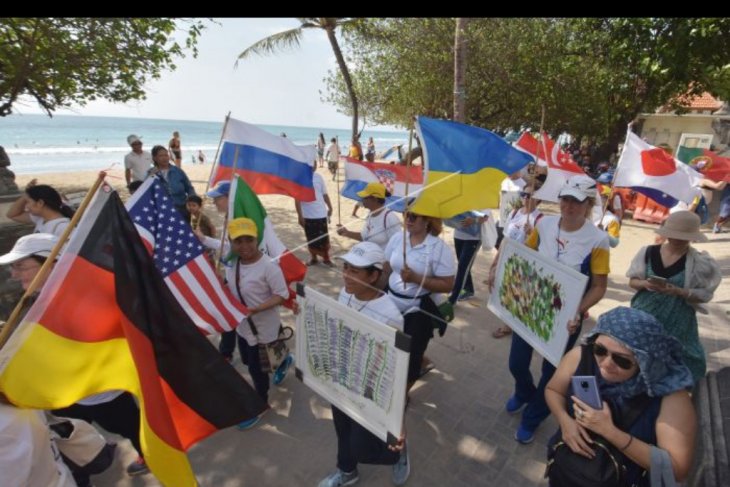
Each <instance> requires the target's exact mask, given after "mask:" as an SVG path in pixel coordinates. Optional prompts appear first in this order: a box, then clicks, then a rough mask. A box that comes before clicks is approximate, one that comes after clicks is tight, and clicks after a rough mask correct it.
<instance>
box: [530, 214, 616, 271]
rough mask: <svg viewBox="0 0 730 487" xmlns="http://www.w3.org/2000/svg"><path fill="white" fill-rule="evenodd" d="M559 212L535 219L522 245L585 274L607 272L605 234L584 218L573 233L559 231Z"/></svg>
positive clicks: (606, 241) (606, 242)
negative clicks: (535, 221) (530, 231)
mask: <svg viewBox="0 0 730 487" xmlns="http://www.w3.org/2000/svg"><path fill="white" fill-rule="evenodd" d="M559 222H560V216H559V215H550V216H544V217H542V218H540V220H538V222H537V225H535V228H534V229H533V230H532V233H531V234H530V235H529V236H528V237H527V240H526V241H525V245H527V246H528V247H530V248H532V249H537V250H538V251H539V252H540V253H541V254H543V255H544V256H546V257H548V258H550V259H555V260H556V261H558V262H560V263H561V264H565V265H567V266H569V267H572V268H573V269H575V270H577V271H578V272H581V273H583V274H585V275H589V273H592V274H601V275H608V273H609V263H608V260H609V244H608V235H607V234H606V232H604V231H603V230H599V229H598V228H597V227H596V226H595V225H594V224H593V223H592V222H590V221H588V220H586V221H585V223H584V224H583V226H582V227H580V228H579V229H578V230H576V231H574V232H566V231H565V230H560V229H559V227H558V224H559Z"/></svg>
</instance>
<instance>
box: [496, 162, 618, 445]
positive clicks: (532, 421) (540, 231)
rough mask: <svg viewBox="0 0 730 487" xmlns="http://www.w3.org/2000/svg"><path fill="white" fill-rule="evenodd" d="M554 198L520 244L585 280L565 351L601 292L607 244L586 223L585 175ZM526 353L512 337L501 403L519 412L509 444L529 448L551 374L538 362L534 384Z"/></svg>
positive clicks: (588, 187)
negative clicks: (553, 207) (507, 390)
mask: <svg viewBox="0 0 730 487" xmlns="http://www.w3.org/2000/svg"><path fill="white" fill-rule="evenodd" d="M558 197H559V198H560V215H554V216H553V215H550V216H545V217H543V218H541V219H540V220H539V221H538V222H537V223H536V224H535V226H534V228H533V229H532V232H531V233H530V234H529V236H528V237H527V240H525V245H526V246H527V247H530V248H531V249H534V250H537V251H538V252H539V253H541V254H543V255H545V256H546V257H548V258H550V259H553V260H554V261H556V262H559V263H561V264H563V265H566V266H568V267H571V268H573V269H574V270H577V271H578V272H581V273H582V274H585V275H587V276H588V277H589V279H588V285H587V287H586V290H585V292H584V293H583V297H582V299H581V301H580V304H579V305H578V313H577V314H576V316H575V318H573V319H572V320H570V321H569V322H568V331H569V333H570V338H569V339H568V343H567V345H566V347H565V350H566V351H567V350H570V349H571V348H572V347H573V345H574V344H575V341H576V340H577V339H578V333H579V332H580V328H581V325H582V324H583V315H584V313H585V312H586V311H588V310H589V309H590V308H591V307H592V306H593V305H594V304H596V303H597V302H598V301H600V300H601V298H602V297H603V295H604V294H605V293H606V287H607V284H608V273H609V266H608V262H609V244H608V236H607V235H606V233H605V232H603V231H601V230H599V229H598V228H596V226H595V225H593V223H592V222H591V221H590V220H589V219H588V218H586V215H587V214H589V211H590V209H591V208H592V207H593V205H594V204H595V201H596V199H595V198H596V182H595V181H593V180H592V179H591V178H589V177H588V176H585V175H578V176H573V177H571V178H570V179H568V181H567V182H566V183H565V186H563V188H562V189H561V190H560V193H559V195H558ZM495 260H496V258H495ZM495 270H496V269H495V268H494V267H493V268H492V271H491V272H490V274H489V287H490V291H491V290H492V286H493V285H494V274H495ZM532 352H533V349H532V346H531V345H530V344H529V343H528V342H527V341H526V340H524V339H523V338H522V337H521V336H519V335H517V334H512V343H511V346H510V353H509V370H510V373H511V374H512V377H514V379H515V391H514V393H513V394H512V396H511V397H510V398H509V399H508V400H507V403H506V404H505V409H506V410H507V412H508V413H510V414H516V413H518V412H519V411H521V410H522V408H523V407H524V410H523V411H522V420H521V421H520V425H519V427H518V428H517V431H516V432H515V440H516V441H517V442H519V443H522V444H525V445H526V444H528V443H532V441H533V440H534V439H535V430H537V428H538V426H540V424H541V423H542V422H543V421H544V420H545V418H547V417H548V416H549V415H550V410H549V409H548V407H547V404H545V384H547V382H548V381H549V380H550V378H551V377H552V376H553V373H554V372H555V367H554V366H553V365H552V364H551V363H550V362H548V361H547V360H544V359H543V361H542V374H541V376H540V380H539V382H538V383H537V385H535V382H534V380H533V377H532V372H530V362H531V361H532Z"/></svg>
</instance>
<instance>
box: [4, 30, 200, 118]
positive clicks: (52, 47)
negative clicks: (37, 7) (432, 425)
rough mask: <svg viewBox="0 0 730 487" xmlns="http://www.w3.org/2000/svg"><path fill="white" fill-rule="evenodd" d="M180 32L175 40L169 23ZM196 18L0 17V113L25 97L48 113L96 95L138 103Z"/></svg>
mask: <svg viewBox="0 0 730 487" xmlns="http://www.w3.org/2000/svg"><path fill="white" fill-rule="evenodd" d="M180 23H183V24H184V25H185V26H186V28H187V32H186V34H185V37H184V39H185V41H184V45H180V44H179V43H178V42H177V41H175V39H174V36H175V33H176V26H177V25H178V24H180ZM202 29H203V24H202V22H200V21H181V20H172V19H159V18H145V19H136V18H126V19H119V18H109V19H103V18H95V19H92V18H2V19H0V39H2V42H0V116H7V115H9V114H11V113H12V109H13V105H14V104H15V103H16V102H17V101H18V99H19V97H24V96H29V97H31V98H33V99H34V100H35V101H36V102H37V103H38V104H39V105H40V106H41V107H42V108H43V109H44V110H45V111H46V113H48V115H49V116H52V114H53V112H54V111H55V110H57V109H59V108H62V107H68V106H71V105H82V106H83V105H85V104H86V103H87V102H89V101H91V100H96V99H99V98H104V99H107V100H111V101H115V102H127V101H130V100H142V99H144V98H145V90H144V88H145V85H146V83H147V82H148V81H150V80H152V79H157V78H159V77H160V76H161V74H162V73H163V72H165V71H169V70H174V69H175V67H176V66H175V64H174V60H175V58H177V57H180V56H183V55H184V51H185V50H186V49H187V50H190V51H192V53H193V55H197V50H196V44H197V39H198V36H199V35H200V32H201V31H202Z"/></svg>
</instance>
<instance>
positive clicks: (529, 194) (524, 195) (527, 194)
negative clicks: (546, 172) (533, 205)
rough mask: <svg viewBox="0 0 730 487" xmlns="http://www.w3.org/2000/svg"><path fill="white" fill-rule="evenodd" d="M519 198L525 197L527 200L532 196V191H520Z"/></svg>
mask: <svg viewBox="0 0 730 487" xmlns="http://www.w3.org/2000/svg"><path fill="white" fill-rule="evenodd" d="M520 198H527V199H528V200H529V199H530V198H532V193H525V192H522V193H520Z"/></svg>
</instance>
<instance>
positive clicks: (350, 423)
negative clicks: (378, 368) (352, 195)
mask: <svg viewBox="0 0 730 487" xmlns="http://www.w3.org/2000/svg"><path fill="white" fill-rule="evenodd" d="M338 259H341V260H343V261H344V267H343V271H342V277H343V279H344V283H345V285H344V287H343V288H342V289H341V290H340V296H339V298H338V301H339V302H340V303H342V304H344V305H345V306H347V307H348V308H352V309H354V310H356V311H357V312H359V313H362V314H363V315H365V316H369V317H370V318H373V319H374V320H375V321H377V322H378V323H379V325H380V326H382V327H385V328H386V329H387V327H392V328H396V329H398V330H400V331H403V316H401V314H400V311H399V310H398V308H397V307H396V305H395V303H394V302H393V301H392V299H391V298H390V296H388V295H387V294H384V293H383V291H381V290H380V289H378V288H377V287H376V285H377V282H378V279H379V278H380V275H381V273H382V272H383V264H384V262H385V254H383V250H382V249H381V248H380V246H379V245H378V244H376V243H373V242H360V243H358V244H357V245H355V246H354V247H352V248H351V249H350V251H349V252H348V253H347V254H345V255H343V256H342V257H338ZM331 408H332V422H333V423H334V426H335V433H336V435H337V470H335V471H334V472H333V473H331V474H330V475H328V476H327V477H325V478H324V479H322V480H321V481H320V483H319V486H318V487H341V486H344V485H353V484H354V483H355V482H357V481H358V480H359V474H358V471H357V464H358V463H365V464H371V465H392V466H393V472H392V480H393V484H394V485H403V484H405V482H406V480H408V476H409V474H410V471H411V466H410V462H409V459H408V451H407V449H406V439H405V429H404V430H403V434H402V435H401V437H400V438H399V439H398V441H397V443H396V444H395V445H393V446H389V445H388V444H387V443H386V442H384V441H382V440H381V439H380V438H378V437H377V436H375V435H374V434H372V433H371V432H370V431H368V430H367V429H365V428H364V427H363V426H362V425H360V423H358V422H357V421H356V420H355V419H353V418H351V417H350V416H348V415H347V413H345V412H344V411H342V410H341V409H339V408H337V407H336V406H334V405H332V406H331Z"/></svg>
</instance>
